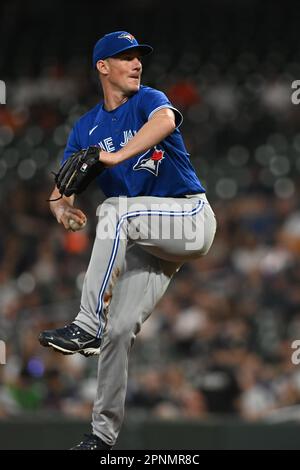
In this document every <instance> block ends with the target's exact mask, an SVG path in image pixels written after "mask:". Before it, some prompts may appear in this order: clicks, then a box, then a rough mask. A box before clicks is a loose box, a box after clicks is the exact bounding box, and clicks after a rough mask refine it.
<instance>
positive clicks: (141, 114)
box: [63, 86, 205, 197]
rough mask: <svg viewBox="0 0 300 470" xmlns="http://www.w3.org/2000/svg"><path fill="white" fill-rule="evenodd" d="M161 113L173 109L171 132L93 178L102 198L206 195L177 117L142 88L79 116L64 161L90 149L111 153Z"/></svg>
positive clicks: (159, 94)
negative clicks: (116, 104)
mask: <svg viewBox="0 0 300 470" xmlns="http://www.w3.org/2000/svg"><path fill="white" fill-rule="evenodd" d="M162 108H171V109H173V110H174V112H175V115H176V125H177V128H176V129H175V131H174V132H173V133H172V134H171V135H169V136H168V137H167V138H166V139H164V140H163V141H161V142H160V143H159V144H158V145H156V146H155V148H151V149H149V150H148V151H146V152H144V153H143V154H141V155H137V156H136V157H133V158H130V159H128V160H126V161H125V162H123V163H121V164H119V165H116V166H115V167H113V168H109V169H106V170H105V171H104V172H103V173H102V174H101V175H100V176H99V177H98V179H97V180H98V183H99V185H100V187H101V189H102V191H103V192H104V194H105V195H106V196H107V197H111V196H121V195H122V196H129V197H135V196H160V197H176V196H178V197H179V196H183V195H185V194H195V193H202V192H205V189H204V188H203V186H202V185H201V183H200V181H199V179H198V177H197V175H196V173H195V170H194V168H193V166H192V164H191V162H190V158H189V154H188V153H187V151H186V148H185V145H184V142H183V139H182V136H181V133H180V131H179V129H178V127H179V126H180V124H181V122H182V116H181V114H180V113H179V111H178V110H176V109H175V108H174V107H173V106H172V104H171V103H170V101H169V100H168V98H167V97H166V95H165V94H164V93H162V92H161V91H158V90H155V89H153V88H150V87H146V86H141V87H140V89H139V91H138V92H137V93H135V94H134V95H133V96H132V97H131V98H129V100H128V101H126V103H124V104H122V105H121V106H119V107H118V108H116V109H114V110H113V111H106V110H105V109H104V107H103V104H102V103H100V104H98V105H97V106H95V107H94V108H93V109H92V110H90V111H89V112H88V113H86V114H85V115H84V116H82V117H81V118H80V119H79V120H78V121H77V122H76V123H75V125H74V127H73V129H72V131H71V133H70V136H69V139H68V143H67V146H66V149H65V154H64V158H63V161H65V160H66V159H67V158H68V157H69V156H70V155H71V154H72V153H74V152H77V151H78V150H81V149H83V148H86V147H88V146H89V145H98V146H99V147H100V148H101V149H103V150H105V151H106V152H116V151H117V150H119V149H120V148H122V147H123V146H124V145H126V144H127V143H128V142H129V140H130V139H132V138H133V137H134V135H135V134H136V133H137V132H138V131H139V129H140V128H141V127H142V126H143V125H144V124H145V123H146V122H147V121H148V120H149V119H150V118H151V116H152V115H153V114H154V113H155V112H156V111H158V110H159V109H162Z"/></svg>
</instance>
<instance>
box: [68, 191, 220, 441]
mask: <svg viewBox="0 0 300 470" xmlns="http://www.w3.org/2000/svg"><path fill="white" fill-rule="evenodd" d="M98 217H99V221H98V226H97V234H96V238H95V242H94V246H93V250H92V255H91V259H90V263H89V266H88V269H87V272H86V276H85V280H84V285H83V290H82V298H81V306H80V312H79V314H78V315H77V317H76V319H75V321H74V323H76V325H78V326H80V327H81V328H83V329H84V330H85V331H87V332H88V333H90V334H92V335H93V336H97V337H99V338H101V339H102V342H101V348H100V355H99V363H98V387H97V393H96V397H95V401H94V408H93V420H92V427H93V432H94V434H96V435H98V436H99V437H100V438H101V439H102V440H103V441H104V442H106V443H107V444H110V445H114V444H115V441H116V439H117V437H118V434H119V432H120V429H121V426H122V422H123V418H124V403H125V397H126V389H127V376H128V357H129V352H130V349H131V347H132V345H133V343H134V340H135V337H136V335H137V333H138V332H139V331H140V329H141V325H142V323H143V322H144V321H145V320H146V319H147V318H148V317H149V315H150V314H151V312H152V311H153V309H154V307H155V305H156V304H157V303H158V301H159V300H160V299H161V297H162V296H163V294H164V292H165V291H166V289H167V287H168V285H169V283H170V280H171V278H172V276H173V274H174V273H176V272H177V271H178V270H179V268H180V266H181V265H182V264H183V263H184V262H186V261H189V260H192V259H196V258H199V257H201V256H203V255H205V254H206V253H207V252H208V251H209V249H210V247H211V245H212V242H213V239H214V236H215V231H216V220H215V216H214V213H213V211H212V209H211V207H210V204H209V203H208V201H207V198H206V196H205V195H204V194H198V195H193V196H186V197H182V198H158V197H148V196H143V197H134V198H127V197H120V198H117V197H116V198H109V199H107V200H106V201H105V202H104V203H103V204H102V205H101V206H100V210H99V213H98Z"/></svg>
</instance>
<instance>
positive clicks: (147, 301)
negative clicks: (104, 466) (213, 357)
mask: <svg viewBox="0 0 300 470" xmlns="http://www.w3.org/2000/svg"><path fill="white" fill-rule="evenodd" d="M177 268H178V265H177V264H175V263H167V262H164V261H161V260H159V259H157V258H155V257H153V256H152V255H150V254H148V253H146V252H144V251H143V250H142V249H140V248H139V247H136V246H133V247H132V248H130V249H129V250H128V252H127V255H126V260H125V265H124V272H123V273H122V274H121V276H120V278H119V279H118V282H117V284H116V286H115V288H114V292H113V296H112V299H111V304H110V307H109V312H108V317H107V326H106V330H105V332H104V336H103V340H102V344H101V351H100V356H99V365H98V389H97V397H96V400H95V403H94V410H93V422H92V426H93V432H94V434H96V435H98V436H99V437H100V438H101V439H102V440H103V441H104V442H106V443H108V444H111V445H113V444H114V443H115V441H116V439H117V437H118V434H119V432H120V428H121V425H122V422H123V417H124V403H125V397H126V389H127V375H128V356H129V352H130V349H131V346H132V345H133V342H134V339H135V337H136V334H137V333H138V332H139V330H140V328H141V324H142V322H143V321H145V319H146V318H147V317H148V316H149V315H150V313H151V312H152V310H153V309H154V307H155V305H156V304H157V302H158V301H159V300H160V298H161V297H162V295H163V294H164V292H165V290H166V289H167V287H168V285H169V282H170V280H171V278H172V275H173V274H174V272H176V270H177Z"/></svg>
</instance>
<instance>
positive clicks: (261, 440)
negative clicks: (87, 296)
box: [0, 0, 300, 449]
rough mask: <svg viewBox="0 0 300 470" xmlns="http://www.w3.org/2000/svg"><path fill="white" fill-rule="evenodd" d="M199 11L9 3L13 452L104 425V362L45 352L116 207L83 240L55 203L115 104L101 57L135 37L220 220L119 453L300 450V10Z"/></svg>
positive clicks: (2, 418) (174, 310) (1, 40)
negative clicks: (86, 125) (127, 35)
mask: <svg viewBox="0 0 300 470" xmlns="http://www.w3.org/2000/svg"><path fill="white" fill-rule="evenodd" d="M197 8H198V11H195V5H194V2H190V1H185V2H181V3H179V2H168V1H166V2H159V1H157V0H151V1H150V0H127V2H114V4H112V5H111V7H110V6H109V5H104V4H103V2H98V3H94V2H77V1H74V2H65V3H63V2H61V1H58V0H52V1H51V2H46V3H45V2H43V3H41V2H38V1H36V0H31V1H30V0H27V1H17V0H10V1H6V0H2V2H1V4H0V45H1V46H0V51H1V52H0V79H1V80H4V81H5V83H6V86H7V104H6V105H1V106H0V194H1V203H0V204H1V224H0V339H1V340H3V341H5V342H6V346H7V363H6V364H5V365H0V446H1V448H2V449H5V448H6V449H8V448H12V449H17V448H31V449H38V448H44V449H45V448H50V449H51V448H52V449H53V448H66V447H65V446H66V445H69V444H71V443H72V442H71V437H72V439H76V440H77V439H78V437H79V436H80V435H81V431H82V430H85V431H86V430H87V423H89V421H90V416H91V407H92V402H93V397H94V391H95V381H96V365H97V360H96V359H90V360H86V359H85V358H83V357H81V356H70V357H69V356H66V357H65V356H60V355H58V354H56V353H54V352H51V351H48V350H46V349H42V348H41V347H40V345H39V343H38V341H37V336H38V333H39V331H40V330H42V329H44V328H47V327H56V326H60V325H63V324H65V323H67V322H68V321H69V320H70V319H72V318H73V316H74V314H75V313H76V312H77V309H78V304H79V299H80V292H81V286H82V281H83V276H84V272H85V269H86V267H87V262H88V259H89V255H90V249H91V244H92V242H93V237H94V230H95V223H96V217H95V210H96V207H97V205H98V204H99V201H100V200H101V194H100V193H99V191H98V190H97V188H96V187H95V188H92V190H91V191H89V192H87V193H86V194H83V195H82V196H80V198H78V200H77V201H78V202H77V204H78V206H80V207H82V208H84V210H85V211H86V212H87V213H88V214H89V223H88V226H87V228H86V229H85V230H84V231H82V232H79V233H67V232H65V231H64V230H63V229H62V228H61V226H58V225H57V224H56V223H55V220H54V219H53V217H52V216H51V215H50V213H49V209H48V204H47V202H46V199H47V198H48V196H49V193H50V191H51V189H52V184H53V180H52V177H51V175H50V171H51V170H54V169H55V168H57V166H58V163H59V161H60V158H61V156H62V152H63V149H64V145H65V143H66V138H67V136H68V133H69V131H70V129H71V126H72V125H73V123H74V122H75V120H76V119H77V118H78V117H79V116H80V115H81V114H83V113H84V112H85V111H87V110H88V109H89V108H90V107H92V106H94V105H95V104H96V103H97V102H98V100H99V87H98V84H97V80H96V77H95V75H94V73H93V71H92V68H91V52H92V48H93V45H94V43H95V42H96V40H97V39H98V38H99V37H100V36H102V35H103V34H105V33H107V32H109V31H113V30H118V29H125V30H128V31H130V32H131V33H132V34H134V35H135V36H137V38H138V39H139V40H140V41H144V42H146V43H149V44H152V45H153V46H154V48H155V52H154V53H153V55H152V56H149V57H148V58H145V60H144V76H143V83H144V84H147V85H150V86H154V87H157V88H160V89H161V90H163V91H165V92H166V93H167V94H168V96H169V97H170V99H171V101H172V102H173V103H174V105H176V106H177V107H178V108H179V109H180V110H181V111H182V112H183V114H184V123H183V126H182V132H183V135H184V137H185V141H186V144H187V147H188V150H189V152H190V154H191V158H192V162H193V164H194V166H195V167H196V169H197V172H198V174H199V177H200V178H201V179H202V180H203V182H204V183H205V186H206V188H207V192H208V197H209V199H210V201H211V203H212V205H213V207H214V209H215V211H216V214H217V219H218V231H217V236H216V240H215V243H214V246H213V248H212V249H211V251H210V253H209V255H208V256H206V257H205V258H203V259H201V260H199V261H196V262H193V263H189V264H186V265H185V266H184V267H183V268H182V270H181V271H180V272H179V273H178V275H177V276H176V278H174V280H173V281H172V284H171V286H170V288H169V290H168V292H167V293H166V295H165V296H164V298H163V300H162V301H161V302H160V303H159V305H158V306H157V308H156V310H155V311H154V312H153V314H152V316H151V318H150V319H149V320H148V321H147V322H146V323H145V324H144V328H143V330H142V332H141V333H140V335H139V337H138V338H137V341H136V344H135V346H134V348H133V351H132V355H131V363H130V376H129V384H128V394H127V405H126V406H127V411H126V420H125V425H124V429H125V431H122V434H121V437H120V444H119V446H120V448H122V446H123V448H132V449H137V448H144V449H145V448H186V449H189V448H194V449H197V448H198V449H201V448H238V447H243V448H247V447H248V448H249V447H251V446H252V447H254V448H255V447H257V448H258V447H263V448H272V447H276V448H281V447H282V448H297V447H298V448H300V444H299V440H297V439H296V435H297V434H298V435H299V427H298V424H297V423H298V422H299V420H300V365H294V364H293V363H292V359H291V356H292V353H293V349H292V347H291V345H292V342H293V341H294V340H296V339H299V340H300V289H299V281H300V263H299V255H300V206H299V176H300V105H299V106H296V105H293V104H292V102H291V93H292V88H291V84H292V82H293V80H297V79H300V49H299V20H300V8H299V6H298V7H297V3H296V2H276V1H274V2H270V1H264V2H260V1H255V0H243V1H233V0H231V1H230V0H219V1H217V0H210V1H206V0H201V1H199V2H197ZM79 431H80V432H79ZM51 433H52V434H51ZM51 436H52V437H51ZM68 439H69V440H68ZM69 441H70V442H69ZM73 442H74V440H73ZM22 446H23V447H22ZM145 446H148V447H145ZM159 446H161V447H159ZM164 446H168V447H164ZM172 446H173V447H172ZM176 446H177V447H176ZM178 446H180V447H178Z"/></svg>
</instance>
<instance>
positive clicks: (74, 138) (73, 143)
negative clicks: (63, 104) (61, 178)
mask: <svg viewBox="0 0 300 470" xmlns="http://www.w3.org/2000/svg"><path fill="white" fill-rule="evenodd" d="M81 148H82V147H81V145H80V143H79V138H78V130H77V123H76V124H75V125H74V127H73V129H72V130H71V132H70V134H69V137H68V141H67V145H66V147H65V151H64V155H63V158H62V161H61V163H64V162H65V161H66V160H67V159H68V158H69V157H70V156H71V155H72V154H73V153H74V152H78V151H79V150H81Z"/></svg>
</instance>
